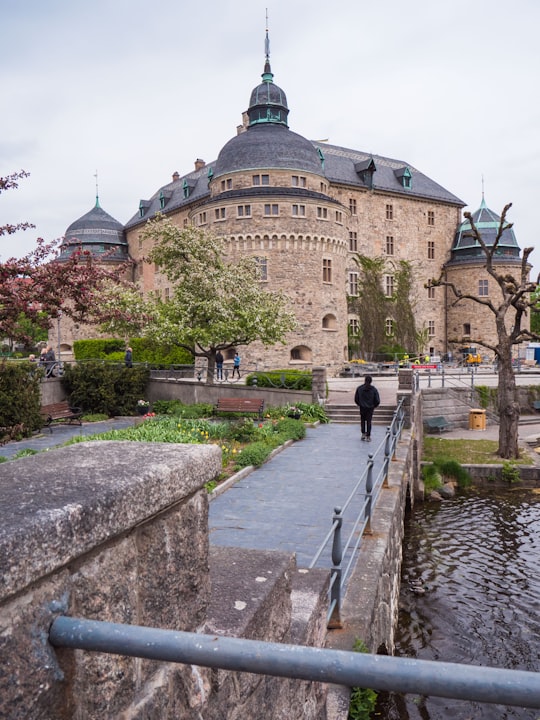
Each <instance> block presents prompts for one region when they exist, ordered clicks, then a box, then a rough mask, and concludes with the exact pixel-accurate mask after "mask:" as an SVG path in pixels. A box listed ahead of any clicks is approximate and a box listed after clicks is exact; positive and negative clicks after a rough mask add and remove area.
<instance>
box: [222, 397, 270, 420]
mask: <svg viewBox="0 0 540 720" xmlns="http://www.w3.org/2000/svg"><path fill="white" fill-rule="evenodd" d="M263 410H264V400H261V399H260V398H226V397H223V398H219V399H218V401H217V403H216V404H215V406H214V411H215V412H237V413H242V414H246V413H256V414H257V415H258V416H259V420H262V417H263Z"/></svg>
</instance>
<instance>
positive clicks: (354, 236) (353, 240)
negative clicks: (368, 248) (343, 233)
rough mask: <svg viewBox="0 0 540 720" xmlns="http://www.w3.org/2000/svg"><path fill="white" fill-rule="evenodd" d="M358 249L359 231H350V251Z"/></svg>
mask: <svg viewBox="0 0 540 720" xmlns="http://www.w3.org/2000/svg"><path fill="white" fill-rule="evenodd" d="M357 251H358V233H356V232H350V233H349V252H357Z"/></svg>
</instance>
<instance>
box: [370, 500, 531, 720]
mask: <svg viewBox="0 0 540 720" xmlns="http://www.w3.org/2000/svg"><path fill="white" fill-rule="evenodd" d="M403 555H404V559H403V572H402V586H401V597H400V615H399V628H398V631H397V633H396V652H395V654H396V655H397V656H401V657H415V658H420V659H423V660H441V661H446V662H459V663H467V664H471V665H489V666H492V667H502V668H513V669H520V670H532V671H535V672H539V671H540V495H539V494H533V493H532V492H527V491H523V490H519V491H506V490H503V491H500V492H495V491H493V490H491V491H485V490H483V491H467V492H466V493H462V494H460V495H459V496H458V497H457V498H456V499H454V500H450V501H445V502H443V503H438V504H435V503H425V504H418V505H417V506H416V507H415V509H414V511H413V512H412V513H411V514H410V516H409V517H408V519H407V522H406V531H405V541H404V547H403ZM418 579H421V580H422V581H423V583H424V584H425V586H426V592H425V594H424V595H417V594H414V593H413V592H412V590H411V588H410V585H409V583H410V581H411V580H418ZM372 717H373V718H383V719H384V720H387V719H388V720H416V719H419V720H448V719H452V720H473V719H474V720H478V719H481V720H482V719H485V720H503V719H504V720H507V719H508V720H509V719H510V718H512V719H514V718H515V719H518V718H519V719H520V720H537V719H540V710H530V709H524V708H516V707H503V706H500V705H492V704H479V703H472V702H466V701H463V700H448V699H445V698H435V697H424V696H418V695H410V694H409V695H404V696H400V695H396V694H391V695H389V696H388V695H386V696H385V697H381V698H380V701H379V705H378V709H377V712H376V713H375V714H374V715H373V716H372Z"/></svg>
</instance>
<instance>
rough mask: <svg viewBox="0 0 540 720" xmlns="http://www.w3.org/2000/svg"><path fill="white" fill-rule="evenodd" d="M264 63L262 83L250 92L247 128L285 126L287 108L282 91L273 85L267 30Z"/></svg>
mask: <svg viewBox="0 0 540 720" xmlns="http://www.w3.org/2000/svg"><path fill="white" fill-rule="evenodd" d="M264 51H265V61H264V71H263V74H262V76H261V77H262V80H263V81H262V83H261V84H260V85H257V87H256V88H255V89H254V90H253V91H252V93H251V98H250V100H249V108H248V111H247V112H248V118H249V125H248V127H254V126H255V125H261V124H269V123H270V124H274V125H284V126H285V127H288V125H287V116H288V114H289V108H288V106H287V97H286V95H285V93H284V92H283V90H282V89H281V88H280V87H278V86H277V85H275V84H274V75H273V73H272V69H271V67H270V40H269V38H268V30H267V31H266V38H265V42H264Z"/></svg>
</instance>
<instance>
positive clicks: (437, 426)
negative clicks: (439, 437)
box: [424, 416, 450, 433]
mask: <svg viewBox="0 0 540 720" xmlns="http://www.w3.org/2000/svg"><path fill="white" fill-rule="evenodd" d="M424 424H425V425H426V426H427V428H428V430H429V431H430V432H435V430H438V432H439V433H442V432H443V431H444V430H448V428H449V427H450V423H449V422H448V420H447V419H446V418H444V417H442V416H439V417H432V418H426V419H425V420H424Z"/></svg>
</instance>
